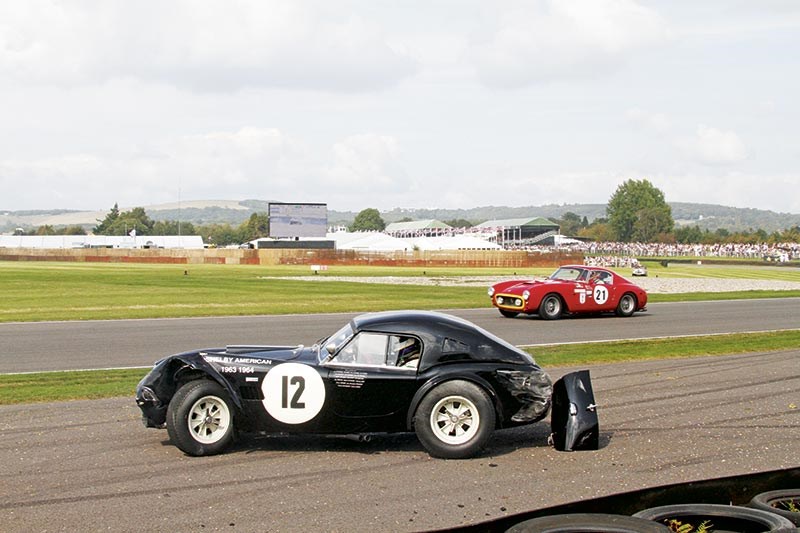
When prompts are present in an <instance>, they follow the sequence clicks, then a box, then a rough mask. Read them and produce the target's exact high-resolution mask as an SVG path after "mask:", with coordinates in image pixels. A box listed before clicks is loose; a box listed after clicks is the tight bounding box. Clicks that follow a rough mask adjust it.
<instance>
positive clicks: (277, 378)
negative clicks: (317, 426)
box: [261, 363, 325, 424]
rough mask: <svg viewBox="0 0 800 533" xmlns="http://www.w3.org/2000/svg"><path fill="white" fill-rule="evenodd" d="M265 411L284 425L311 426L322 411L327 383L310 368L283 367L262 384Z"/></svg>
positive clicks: (292, 365)
mask: <svg viewBox="0 0 800 533" xmlns="http://www.w3.org/2000/svg"><path fill="white" fill-rule="evenodd" d="M261 390H262V392H263V393H264V400H263V401H262V403H263V404H264V408H265V409H266V410H267V412H268V413H269V414H270V415H271V416H272V417H273V418H274V419H276V420H278V421H280V422H283V423H284V424H302V423H303V422H308V421H309V420H311V419H312V418H314V417H315V416H317V414H318V413H319V412H320V411H321V410H322V405H323V404H324V403H325V383H323V381H322V378H321V377H320V375H319V373H317V371H316V370H314V368H312V367H310V366H308V365H301V364H299V363H283V364H281V365H277V366H275V367H274V368H272V369H271V370H270V371H269V372H267V375H266V377H265V378H264V381H263V382H262V383H261Z"/></svg>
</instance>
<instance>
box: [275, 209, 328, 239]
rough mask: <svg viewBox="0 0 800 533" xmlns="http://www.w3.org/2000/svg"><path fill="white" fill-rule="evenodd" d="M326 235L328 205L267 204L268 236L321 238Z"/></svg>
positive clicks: (278, 237) (279, 237) (277, 237)
mask: <svg viewBox="0 0 800 533" xmlns="http://www.w3.org/2000/svg"><path fill="white" fill-rule="evenodd" d="M327 233H328V204H283V203H275V204H273V203H271V204H269V236H270V237H272V238H276V239H281V238H287V237H290V238H294V237H322V238H325V236H326V234H327Z"/></svg>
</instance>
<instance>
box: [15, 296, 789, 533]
mask: <svg viewBox="0 0 800 533" xmlns="http://www.w3.org/2000/svg"><path fill="white" fill-rule="evenodd" d="M798 311H800V299H784V300H759V301H735V302H704V303H695V304H660V305H652V306H650V310H649V311H648V312H647V313H644V314H637V315H635V316H634V317H632V318H628V319H618V318H613V317H609V318H588V319H583V318H581V319H567V320H561V321H557V322H545V321H541V320H537V319H529V318H519V319H514V320H509V319H504V318H501V317H500V316H499V314H498V313H497V312H496V311H495V310H492V309H473V310H464V311H454V314H459V315H461V316H464V317H466V318H468V319H470V320H472V321H474V322H476V323H478V324H480V325H481V326H483V327H485V328H486V329H489V330H490V331H492V332H494V333H496V334H498V335H499V336H501V337H503V338H506V339H507V340H510V341H511V342H514V343H516V344H537V343H549V342H564V341H581V340H602V339H611V338H629V337H652V336H665V335H691V334H703V333H718V332H726V331H758V330H770V329H786V328H798V327H800V312H798ZM347 316H348V315H321V316H313V317H296V316H292V317H288V316H283V317H247V318H232V319H190V320H154V321H150V320H134V321H118V322H117V321H113V322H91V323H84V322H80V323H78V322H76V323H64V322H60V323H44V324H3V325H0V347H1V348H0V350H2V353H0V355H1V357H0V362H2V369H0V371H2V372H13V371H27V370H44V369H57V368H91V367H111V366H133V365H148V364H150V363H152V361H153V360H154V359H155V358H157V357H160V356H161V355H165V354H168V353H171V352H176V351H181V350H185V349H189V348H192V347H198V346H208V345H223V344H227V343H243V344H247V343H264V342H274V343H280V344H283V343H286V344H293V343H297V342H300V340H299V339H298V336H299V335H300V334H301V333H302V334H303V337H302V340H305V341H307V340H308V339H309V336H310V340H311V341H313V340H315V339H316V338H318V337H321V336H323V335H325V334H328V333H330V332H331V331H333V329H335V328H337V327H338V326H339V325H340V324H341V323H342V322H343V321H344V320H345V319H346V318H347ZM309 332H310V335H309ZM47 354H50V355H47ZM53 354H58V355H53ZM798 357H800V350H791V351H784V352H775V353H761V354H748V355H734V356H724V357H704V358H693V359H681V360H664V361H647V362H637V363H621V364H613V365H593V366H591V367H590V368H591V373H592V381H593V386H594V390H595V396H596V399H597V401H598V404H599V405H600V408H599V416H600V424H601V425H600V429H601V437H600V441H601V447H600V450H597V451H584V452H572V453H568V452H558V451H555V450H554V449H553V448H551V447H549V446H548V445H547V444H546V441H547V435H548V434H549V424H548V422H547V421H545V422H542V423H540V424H538V425H535V426H530V427H527V428H518V429H513V430H504V431H498V432H496V433H495V436H494V438H493V439H492V440H491V442H490V444H489V447H488V448H487V450H486V452H485V454H484V455H482V456H480V457H477V458H474V459H469V460H463V461H445V460H440V459H432V458H430V457H429V456H428V455H427V453H425V452H424V450H423V449H422V447H421V445H420V444H419V443H418V441H417V440H416V437H415V436H414V435H413V434H401V435H379V436H375V437H374V438H373V439H372V440H371V441H370V442H357V441H356V440H351V439H345V438H340V437H325V436H268V437H265V436H256V437H250V438H247V439H245V441H244V442H242V443H240V444H239V445H237V446H235V447H234V448H233V449H232V450H231V451H230V452H229V453H226V454H224V455H220V456H215V457H202V458H192V457H187V456H184V455H183V454H182V453H181V452H180V451H179V450H178V449H177V448H175V447H174V446H172V445H171V444H169V442H168V437H167V434H166V431H160V430H154V429H146V428H144V427H143V426H142V425H141V423H140V421H139V411H138V409H137V408H136V406H135V404H134V402H133V400H132V398H116V399H110V400H93V401H75V402H64V403H51V404H33V405H13V406H0V530H2V531H9V532H17V531H19V532H23V531H25V532H28V531H100V530H104V531H105V530H108V531H132V532H133V531H137V532H139V531H144V530H150V531H170V532H171V531H187V532H189V531H192V532H195V531H240V532H241V531H245V532H251V531H252V532H256V531H429V530H434V529H444V528H452V527H458V526H464V525H468V524H477V523H480V522H484V521H489V520H492V519H496V518H499V517H504V516H510V515H514V514H518V513H523V512H527V511H531V510H534V509H538V508H543V507H549V506H552V505H559V504H564V503H568V502H574V501H577V500H581V499H589V498H595V497H599V496H605V495H611V494H616V493H620V492H625V491H630V490H635V489H642V488H648V487H655V486H659V485H665V484H671V483H680V482H687V481H692V480H701V479H708V478H715V477H720V476H731V475H743V474H749V473H754V472H763V471H768V470H777V469H786V468H795V467H798V466H800V455H798V450H800V448H798V444H797V443H798V441H800V365H798V364H797V361H798ZM547 370H548V371H549V372H550V373H551V375H552V377H553V378H554V379H556V378H558V377H560V376H561V375H563V374H564V373H566V372H568V371H570V370H572V369H567V368H548V369H547Z"/></svg>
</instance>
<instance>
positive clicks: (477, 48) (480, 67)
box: [472, 0, 669, 87]
mask: <svg viewBox="0 0 800 533" xmlns="http://www.w3.org/2000/svg"><path fill="white" fill-rule="evenodd" d="M503 7H505V6H503ZM498 19H499V20H498V21H497V27H496V28H495V29H494V31H492V32H491V35H489V36H488V38H484V39H483V40H480V41H478V42H476V43H475V44H474V46H473V50H472V52H473V58H474V59H473V61H474V64H475V67H476V68H477V72H478V75H479V77H480V78H481V80H482V81H483V82H484V83H485V84H487V85H489V86H495V87H522V86H525V85H529V84H532V83H537V82H542V81H553V80H561V79H574V78H592V77H595V76H597V75H600V74H604V73H605V72H607V71H608V70H610V69H614V68H615V67H616V66H617V65H618V64H620V63H622V62H624V61H625V58H626V55H627V54H629V53H632V52H634V51H635V50H637V49H639V48H641V47H645V46H650V45H653V44H656V43H660V42H663V41H664V40H666V39H667V38H668V36H669V31H668V28H667V26H666V23H665V22H664V21H663V20H662V18H661V17H660V15H659V14H658V13H657V12H656V11H654V10H652V9H649V8H647V7H643V6H640V5H639V4H637V3H636V2H634V1H632V0H558V1H557V0H548V1H539V2H533V3H532V2H521V3H518V4H515V8H514V9H509V10H506V11H504V12H502V13H500V14H499V16H498Z"/></svg>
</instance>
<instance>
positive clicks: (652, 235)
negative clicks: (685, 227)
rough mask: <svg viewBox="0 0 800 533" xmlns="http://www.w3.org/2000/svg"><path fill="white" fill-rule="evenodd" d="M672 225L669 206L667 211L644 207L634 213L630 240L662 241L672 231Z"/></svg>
mask: <svg viewBox="0 0 800 533" xmlns="http://www.w3.org/2000/svg"><path fill="white" fill-rule="evenodd" d="M673 225H674V222H673V220H672V214H671V212H670V211H669V206H667V209H663V208H660V207H645V208H644V209H640V210H639V211H637V212H636V222H634V223H633V234H632V235H631V239H632V240H634V241H637V242H656V241H659V240H664V239H663V236H665V235H666V234H667V233H668V232H670V231H672V227H673Z"/></svg>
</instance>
